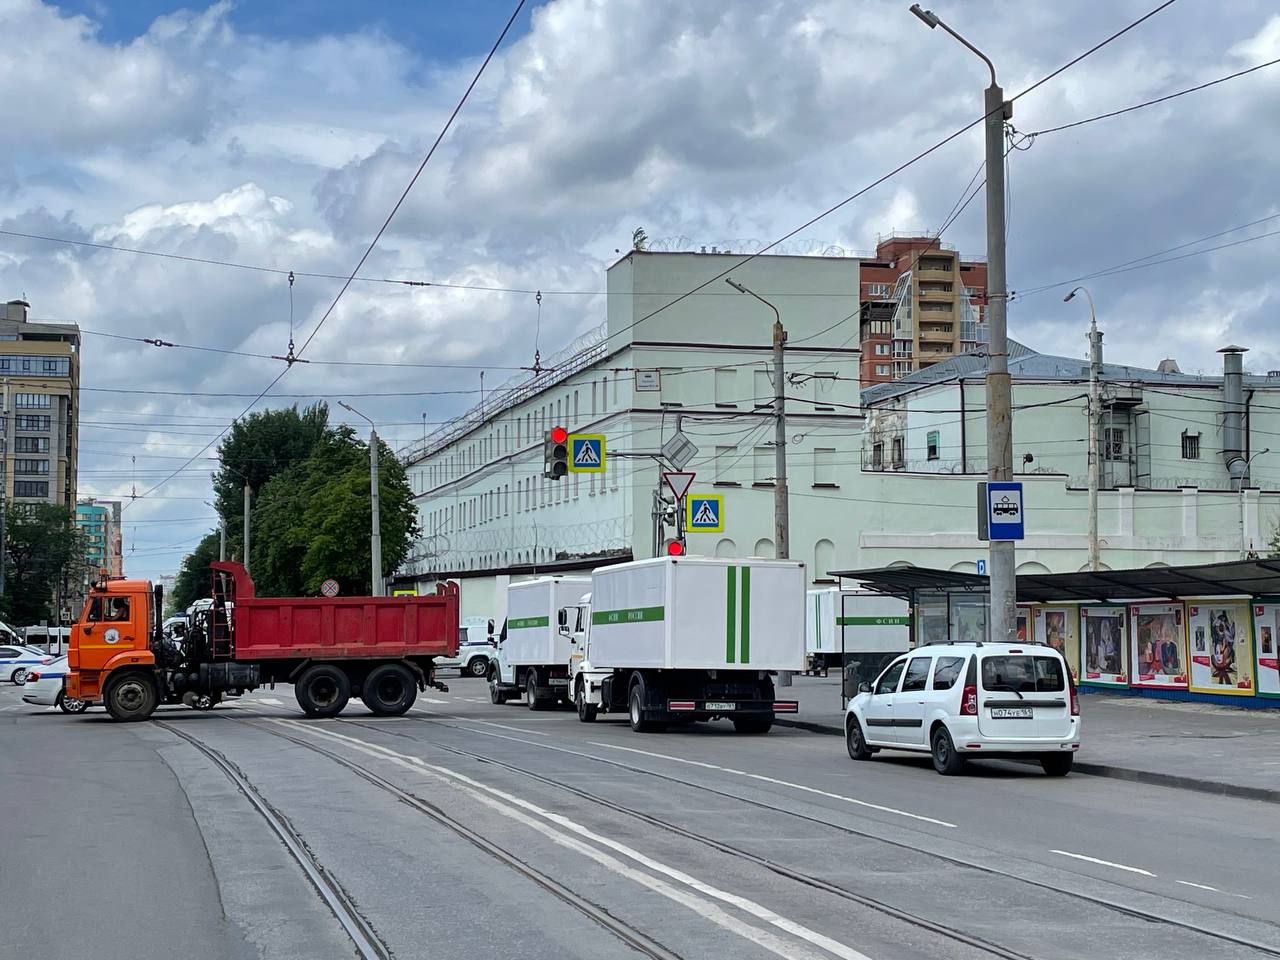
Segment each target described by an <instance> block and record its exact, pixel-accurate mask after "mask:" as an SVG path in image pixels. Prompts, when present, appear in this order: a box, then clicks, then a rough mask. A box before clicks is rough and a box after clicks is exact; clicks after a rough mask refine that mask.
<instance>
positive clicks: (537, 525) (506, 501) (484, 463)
mask: <svg viewBox="0 0 1280 960" xmlns="http://www.w3.org/2000/svg"><path fill="white" fill-rule="evenodd" d="M741 259H742V258H741V257H739V256H731V255H724V254H711V253H708V254H699V253H651V252H640V251H633V252H632V253H629V254H627V255H626V256H624V257H623V258H622V259H620V260H619V261H618V262H617V263H615V264H614V265H613V266H612V267H610V268H609V271H608V278H607V280H608V282H607V290H608V296H607V319H606V321H605V323H604V324H602V325H601V326H600V327H599V328H598V329H595V330H592V331H590V332H588V333H587V334H586V335H584V336H583V337H582V338H580V339H579V341H578V342H577V343H575V344H573V345H572V346H571V347H570V348H568V349H566V350H565V351H563V352H562V353H561V354H560V355H558V356H556V357H553V358H551V359H550V360H549V361H546V362H547V365H548V366H549V367H550V368H551V369H550V370H548V371H546V372H543V373H540V374H538V375H535V376H528V377H522V378H519V379H517V380H515V381H513V382H512V383H511V384H509V385H507V386H506V387H504V388H502V389H500V390H498V391H496V392H494V393H492V394H490V395H488V396H487V397H486V399H485V401H484V402H483V404H481V405H480V406H479V407H476V408H475V409H473V410H471V411H469V412H468V413H467V414H465V415H464V416H462V417H460V418H458V419H457V420H456V421H454V422H452V423H450V424H448V425H446V426H445V427H443V428H442V429H441V430H439V431H437V432H436V434H434V435H433V436H430V437H428V438H427V439H426V441H425V442H424V443H423V444H421V445H419V446H417V447H416V448H415V449H413V450H411V451H409V452H408V454H407V455H406V457H405V459H406V465H407V470H408V474H409V477H410V479H411V483H412V485H413V489H414V491H415V493H416V494H417V502H418V509H419V518H420V522H421V526H422V529H423V531H424V533H425V536H424V538H423V540H422V541H421V543H419V544H418V548H417V551H416V554H415V556H414V558H413V561H412V562H410V563H408V564H406V565H405V567H404V568H403V569H402V570H401V571H400V572H399V576H398V579H399V580H400V581H401V582H403V583H414V582H416V583H418V584H419V586H420V588H428V587H429V586H430V585H431V584H432V583H433V582H434V581H436V580H438V579H442V578H453V579H457V580H458V581H459V582H460V583H461V586H462V600H463V609H464V612H467V613H469V614H470V613H475V614H484V615H491V616H492V615H499V614H501V613H502V610H503V605H504V604H505V586H506V584H507V582H508V581H509V580H510V579H511V578H512V577H517V578H519V577H528V576H531V575H533V574H535V573H542V572H547V571H574V570H576V571H585V570H589V569H591V568H592V567H593V566H597V565H599V564H600V563H602V562H606V561H609V560H623V559H630V558H633V557H647V556H652V555H653V554H654V552H655V550H656V549H657V548H658V547H659V546H660V545H659V544H657V543H656V542H655V540H656V537H655V521H654V517H653V514H654V507H655V504H654V497H655V493H656V492H658V491H661V490H663V489H664V484H663V482H662V479H661V472H662V468H661V467H660V466H659V462H658V460H657V454H658V451H659V450H660V449H661V448H662V445H663V443H664V442H665V441H668V440H670V439H671V438H672V437H673V436H674V435H675V434H676V433H677V432H679V433H683V434H684V435H685V437H687V438H688V439H689V440H690V441H691V442H692V443H694V444H695V445H696V446H697V448H698V450H697V454H696V455H695V457H694V459H693V460H692V462H691V463H690V464H689V466H688V467H687V468H686V469H689V470H693V471H695V472H696V473H697V478H696V480H695V483H694V488H693V489H694V492H706V493H715V494H720V495H722V496H723V497H724V513H725V516H726V517H727V525H726V528H725V532H724V533H718V534H712V533H697V534H690V535H689V538H688V542H689V547H690V549H691V550H692V551H694V552H699V553H706V554H714V555H718V556H772V555H773V554H774V529H773V497H774V485H775V480H774V473H775V471H774V459H775V457H774V446H773V434H774V429H773V428H774V417H773V402H774V401H773V397H774V385H773V374H772V353H771V351H772V327H773V320H774V318H773V314H772V313H771V312H770V310H769V308H768V307H766V306H765V305H764V304H762V303H760V302H759V301H758V300H756V299H754V298H752V297H751V296H748V295H745V294H734V292H733V290H732V289H731V288H730V287H728V286H726V285H725V284H724V283H723V282H721V281H720V280H719V279H715V278H717V276H718V275H719V274H721V273H723V272H724V271H726V270H729V269H730V268H733V269H732V273H731V274H730V276H731V277H732V279H733V280H735V281H736V282H738V283H741V284H744V285H745V286H746V287H747V288H749V289H750V290H751V291H753V292H754V293H757V294H759V295H760V296H761V297H764V298H765V299H766V300H768V301H770V302H772V303H773V304H775V305H776V306H777V309H778V311H779V313H780V315H781V318H782V321H783V323H784V324H785V326H786V330H787V334H788V342H787V352H786V356H787V359H786V363H787V367H786V370H787V381H788V382H787V384H786V396H787V414H788V430H787V432H788V447H787V451H788V463H789V473H790V475H789V486H790V489H791V490H792V491H793V492H792V498H791V528H790V543H791V554H792V556H794V557H797V558H803V559H805V560H806V561H807V562H808V563H809V564H810V565H811V567H812V569H813V570H814V571H815V573H814V576H816V577H819V578H825V576H826V575H825V571H826V570H827V569H828V568H829V567H830V565H831V563H832V562H833V558H834V555H835V554H834V551H835V547H834V542H833V538H835V537H837V536H839V531H838V530H837V529H836V528H835V527H834V526H833V524H832V522H831V520H832V518H831V517H830V516H829V515H828V513H827V511H826V506H825V504H823V502H822V501H820V500H816V499H814V498H813V496H812V494H814V493H815V492H818V491H826V490H837V489H838V484H837V477H836V474H835V471H836V460H837V453H838V451H839V449H840V448H848V447H849V446H850V445H851V441H850V439H849V438H850V437H857V436H858V432H857V428H856V425H857V424H858V423H859V421H860V411H859V409H858V389H859V388H858V348H857V345H856V341H857V327H856V319H855V318H856V314H857V293H856V291H857V289H858V261H857V260H855V259H846V258H835V257H791V256H761V257H757V258H755V259H754V260H751V261H750V262H749V263H747V264H745V265H743V266H741V267H736V266H735V265H736V264H738V263H739V262H740V261H741ZM713 279H714V285H713V286H711V287H708V288H707V289H706V291H705V293H704V294H702V295H698V294H695V295H693V296H689V297H686V298H684V299H678V298H677V297H676V296H674V295H673V294H675V293H678V292H680V291H688V290H693V289H694V288H696V287H698V286H699V285H700V284H704V283H706V282H707V281H708V280H713ZM556 425H560V426H564V427H566V428H567V429H569V430H571V431H576V432H583V433H600V434H604V435H605V436H606V438H607V445H608V457H607V461H606V469H605V472H604V473H603V474H600V475H595V474H585V475H583V474H571V475H570V476H568V477H566V478H564V479H563V480H558V481H549V480H545V479H544V478H543V441H544V437H545V435H546V432H547V431H548V430H550V429H551V428H552V427H553V426H556ZM667 532H668V533H670V532H671V531H670V529H668V531H667Z"/></svg>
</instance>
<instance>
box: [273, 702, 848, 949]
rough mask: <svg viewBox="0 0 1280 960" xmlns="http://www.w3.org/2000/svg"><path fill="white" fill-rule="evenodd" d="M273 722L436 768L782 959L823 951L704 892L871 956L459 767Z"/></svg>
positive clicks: (819, 943) (801, 935) (830, 945)
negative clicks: (751, 920)
mask: <svg viewBox="0 0 1280 960" xmlns="http://www.w3.org/2000/svg"><path fill="white" fill-rule="evenodd" d="M271 722H272V723H279V724H283V725H286V726H288V727H290V728H291V729H294V730H298V731H300V732H303V733H306V734H309V735H311V736H319V737H325V738H327V739H331V740H335V741H337V742H340V743H342V744H344V745H346V746H348V747H350V748H352V749H354V750H358V751H360V752H361V753H364V754H366V755H367V756H371V757H375V758H378V759H382V760H387V761H390V762H393V763H396V764H397V765H399V766H402V767H405V768H407V769H410V770H415V771H417V772H423V771H428V772H430V773H433V774H435V775H436V777H437V778H438V779H442V780H445V781H451V782H452V783H453V785H454V786H455V787H456V788H458V789H460V790H462V791H463V792H464V793H467V794H469V795H470V796H471V797H472V798H473V799H475V800H476V801H478V802H480V803H482V804H484V805H485V806H487V807H489V808H491V809H493V810H495V811H496V812H498V813H501V814H502V815H503V816H506V817H508V818H509V819H512V820H515V821H517V822H519V823H523V824H524V825H526V826H528V827H530V828H531V829H533V830H536V831H537V832H539V833H541V834H543V836H545V837H547V838H548V839H549V840H551V841H552V842H554V843H556V844H558V845H560V846H562V847H565V848H566V849H569V850H573V851H574V852H576V853H579V854H581V855H582V856H585V857H587V858H589V859H591V860H593V861H595V862H596V863H598V864H600V865H601V866H603V867H605V868H606V869H608V870H610V871H612V872H613V873H616V874H618V875H619V876H622V877H626V878H627V879H630V880H632V881H634V882H636V883H638V884H640V885H642V886H645V887H647V888H648V889H650V890H653V891H654V892H655V893H659V894H661V895H662V896H665V897H667V898H668V899H670V900H674V901H675V902H677V903H680V904H682V905H683V906H686V907H688V908H689V909H690V910H692V911H694V912H695V913H697V914H698V915H699V916H701V917H702V918H703V919H705V920H708V921H710V922H712V923H715V924H716V925H717V926H720V927H723V928H724V929H726V930H729V931H731V932H732V933H735V934H737V935H738V936H741V937H743V938H744V939H746V940H749V941H751V942H752V943H755V944H757V945H758V946H760V947H763V948H764V949H766V950H768V951H770V952H771V953H774V954H776V955H777V956H779V957H783V958H784V960H821V957H820V956H819V955H818V954H816V953H813V952H811V951H808V950H804V949H799V950H798V949H797V948H796V945H795V944H794V943H792V942H790V941H787V940H784V939H782V938H780V937H778V936H776V935H775V934H772V933H770V932H769V931H767V930H762V929H760V928H759V927H755V926H753V925H751V924H748V923H744V922H742V921H741V920H739V919H738V918H736V917H734V916H733V915H731V914H729V913H727V912H725V911H724V910H722V909H721V908H720V907H719V906H717V905H716V904H714V903H712V902H710V901H708V900H706V899H704V897H712V898H714V899H716V900H719V901H721V902H723V903H727V904H730V905H732V906H734V907H737V908H738V909H739V910H741V911H743V912H744V913H747V914H749V915H751V916H754V917H756V918H757V919H760V920H762V921H764V922H766V923H768V924H770V925H772V926H774V927H777V928H778V929H780V930H783V931H785V932H787V933H789V934H791V935H792V936H793V937H796V938H798V939H800V940H804V941H806V942H807V943H809V944H812V945H813V946H816V947H818V948H819V949H821V950H823V951H825V952H826V953H828V954H832V955H834V956H837V957H840V958H842V960H870V958H869V957H867V955H866V954H864V953H861V952H860V951H858V950H855V949H854V948H853V947H850V946H848V945H847V944H844V943H841V942H840V941H838V940H834V939H832V938H831V937H828V936H826V935H824V934H821V933H818V932H817V931H815V930H811V929H809V928H808V927H806V926H804V925H803V924H800V923H798V922H796V921H794V920H791V919H789V918H787V917H783V916H781V915H779V914H777V913H775V912H774V911H772V910H770V909H769V908H768V907H764V906H761V905H760V904H758V903H756V902H754V901H752V900H749V899H747V898H746V897H742V896H739V895H738V894H734V893H729V892H728V891H725V890H721V889H719V888H718V887H714V886H712V885H711V884H709V883H706V882H705V881H702V880H699V879H697V878H696V877H693V876H691V875H689V874H687V873H685V872H683V871H682V870H679V869H677V868H675V867H671V866H669V865H667V864H665V863H662V862H661V861H658V860H654V859H652V858H651V857H649V856H647V855H645V854H643V853H641V852H640V851H638V850H635V849H634V848H632V847H629V846H627V845H626V844H623V843H619V842H618V841H616V840H612V839H610V838H608V837H605V836H603V835H601V834H598V833H595V832H594V831H592V830H589V829H588V828H586V827H584V826H582V825H581V824H579V823H577V822H575V821H573V820H571V819H569V818H568V817H564V816H561V815H559V814H555V813H552V812H551V811H549V810H545V809H543V808H542V807H539V806H538V805H537V804H534V803H532V802H530V801H528V800H525V799H523V798H521V797H517V796H515V795H514V794H510V793H507V792H506V791H504V790H499V789H498V788H497V787H492V786H489V785H488V784H485V783H482V782H480V781H478V780H474V779H472V778H471V777H468V776H466V775H465V774H461V773H458V772H457V771H455V770H452V769H450V768H448V767H441V766H439V765H437V764H433V763H428V762H427V761H425V760H423V759H422V758H421V757H415V756H412V755H410V754H403V753H399V752H397V751H395V750H391V749H390V748H388V747H383V746H380V745H378V744H375V743H370V742H369V741H367V740H362V739H360V738H359V737H351V736H347V735H345V734H341V733H337V732H336V731H333V730H321V729H317V728H315V727H314V726H312V725H310V724H305V723H299V722H298V721H296V720H286V719H275V720H272V721H271ZM537 817H541V818H542V819H543V820H545V821H548V822H547V823H543V822H541V821H540V820H538V819H536V818H537ZM550 824H555V827H559V828H560V829H555V827H552V826H551V825H550ZM565 831H568V832H565ZM570 834H576V835H577V836H576V837H575V836H571V835H570ZM578 837H581V838H583V839H585V840H589V841H591V843H595V844H598V845H600V846H603V847H606V848H608V849H610V850H613V851H614V852H616V853H619V854H621V855H623V856H625V857H627V858H628V859H631V860H633V861H635V862H636V863H639V864H641V865H643V866H645V867H647V868H649V869H650V870H653V871H655V872H657V873H659V874H662V875H663V876H665V877H667V878H668V879H670V880H673V881H676V882H678V883H681V884H684V885H685V886H687V887H690V888H692V889H693V890H696V891H698V892H699V893H701V894H703V895H704V897H697V896H694V895H693V894H690V893H688V892H686V891H684V890H680V889H677V888H676V887H673V886H672V885H671V884H669V883H666V882H664V881H663V880H661V879H659V878H657V877H654V876H651V875H650V874H647V873H644V872H643V871H640V870H636V869H635V868H633V867H630V866H628V865H627V864H625V863H623V862H622V861H621V860H618V859H617V858H616V857H611V856H609V855H608V854H606V853H604V852H603V851H602V850H599V849H597V848H596V847H592V846H591V845H590V844H588V843H583V842H582V841H581V840H579V839H578Z"/></svg>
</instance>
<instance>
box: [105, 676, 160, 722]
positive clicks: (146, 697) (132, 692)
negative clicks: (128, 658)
mask: <svg viewBox="0 0 1280 960" xmlns="http://www.w3.org/2000/svg"><path fill="white" fill-rule="evenodd" d="M102 699H103V703H104V704H105V706H106V708H107V713H109V714H111V719H113V720H120V721H123V722H126V723H128V722H132V721H134V720H145V719H147V717H149V716H151V714H152V713H154V712H155V709H156V705H157V704H158V703H159V702H160V694H159V692H158V691H157V690H156V684H155V680H153V679H152V678H151V677H150V676H148V675H147V674H145V673H138V672H133V673H126V674H122V675H121V676H118V677H113V678H112V680H111V682H110V683H108V684H107V689H106V692H105V693H104V694H103V698H102Z"/></svg>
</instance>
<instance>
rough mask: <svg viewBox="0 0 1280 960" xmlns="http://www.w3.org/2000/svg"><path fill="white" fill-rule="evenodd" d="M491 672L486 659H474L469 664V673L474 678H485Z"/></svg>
mask: <svg viewBox="0 0 1280 960" xmlns="http://www.w3.org/2000/svg"><path fill="white" fill-rule="evenodd" d="M488 672H489V661H488V660H487V659H486V658H484V657H472V658H471V661H470V662H469V663H468V664H467V673H469V674H471V676H473V677H483V676H484V675H485V674H487V673H488Z"/></svg>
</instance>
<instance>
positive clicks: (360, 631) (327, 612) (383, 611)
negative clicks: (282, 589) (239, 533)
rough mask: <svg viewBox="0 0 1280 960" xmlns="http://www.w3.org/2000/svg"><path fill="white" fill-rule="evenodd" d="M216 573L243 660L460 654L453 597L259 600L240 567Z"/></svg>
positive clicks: (227, 565) (218, 565)
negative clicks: (223, 592)
mask: <svg viewBox="0 0 1280 960" xmlns="http://www.w3.org/2000/svg"><path fill="white" fill-rule="evenodd" d="M212 566H213V568H214V570H216V571H218V572H219V573H222V574H224V576H223V577H220V578H218V579H219V580H220V581H221V583H222V584H223V585H224V590H225V599H226V600H229V601H232V602H233V603H234V607H233V608H232V614H231V616H232V624H233V636H234V638H235V639H234V643H235V648H234V657H235V659H236V660H240V661H251V660H276V659H290V660H296V659H303V658H320V659H324V660H338V659H346V658H375V659H384V660H385V659H398V658H403V657H432V656H435V657H446V656H453V655H454V654H456V653H457V652H458V594H457V591H456V590H451V591H448V592H444V593H438V594H434V595H431V596H425V597H332V598H330V597H257V596H254V586H253V580H252V579H251V578H250V577H249V574H248V573H246V572H245V569H244V567H243V566H241V565H240V564H238V563H231V562H223V561H216V562H214V563H213V565H212Z"/></svg>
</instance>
